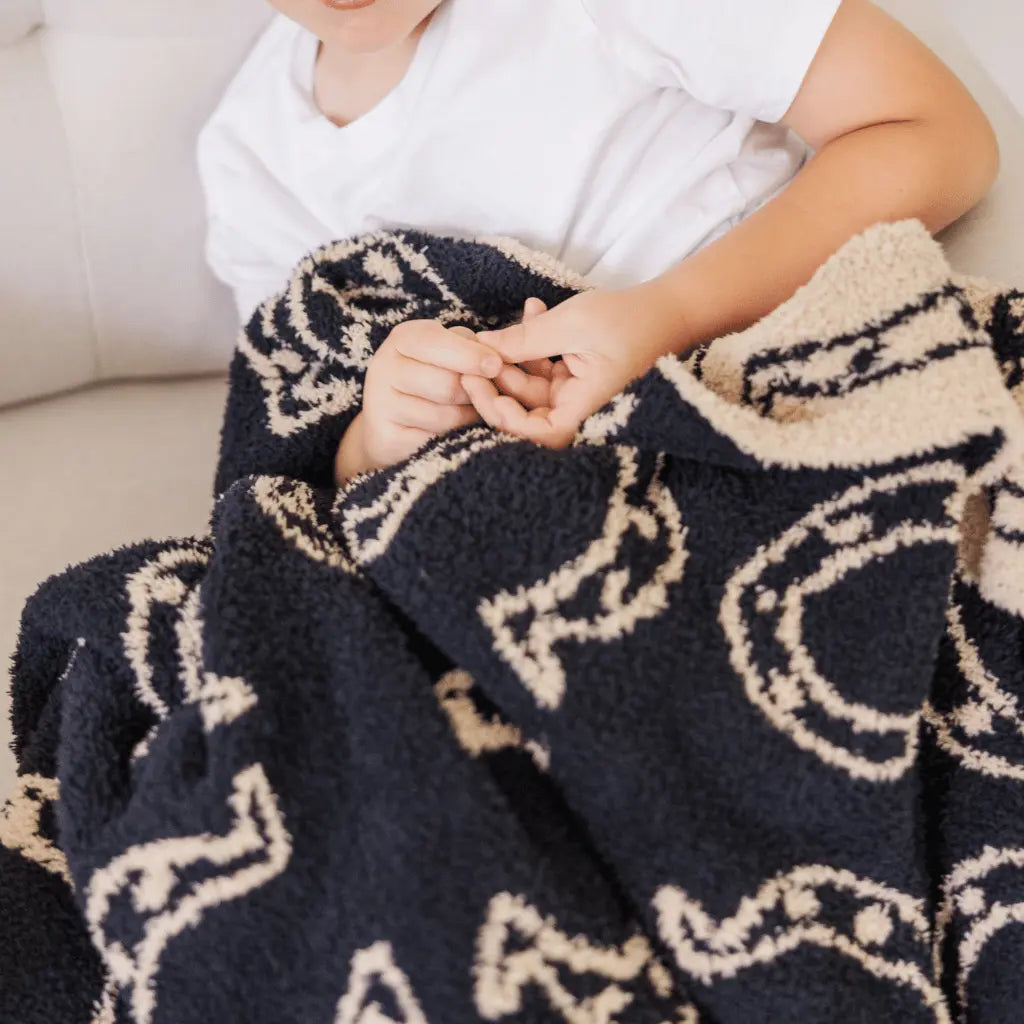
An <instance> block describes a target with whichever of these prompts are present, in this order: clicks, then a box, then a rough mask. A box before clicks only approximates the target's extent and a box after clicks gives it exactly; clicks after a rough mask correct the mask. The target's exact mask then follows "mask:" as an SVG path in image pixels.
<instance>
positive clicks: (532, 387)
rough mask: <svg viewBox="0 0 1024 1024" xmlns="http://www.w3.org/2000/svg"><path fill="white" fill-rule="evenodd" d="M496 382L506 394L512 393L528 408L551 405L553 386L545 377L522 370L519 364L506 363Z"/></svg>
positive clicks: (495, 379)
mask: <svg viewBox="0 0 1024 1024" xmlns="http://www.w3.org/2000/svg"><path fill="white" fill-rule="evenodd" d="M494 383H495V384H497V385H498V387H499V389H500V390H501V391H502V392H504V393H505V394H506V395H511V396H512V397H513V398H515V399H516V400H517V401H519V402H521V403H522V404H523V405H525V406H526V407H527V408H530V409H534V408H536V407H537V406H539V405H550V404H551V401H550V397H551V396H550V391H551V386H550V384H549V382H548V380H547V378H545V377H538V376H534V375H533V374H529V373H526V372H524V371H523V370H520V369H519V367H518V366H510V365H508V364H506V365H505V366H504V367H503V368H502V371H501V373H499V374H498V376H497V377H495V378H494Z"/></svg>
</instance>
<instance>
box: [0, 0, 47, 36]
mask: <svg viewBox="0 0 1024 1024" xmlns="http://www.w3.org/2000/svg"><path fill="white" fill-rule="evenodd" d="M42 23H43V6H42V4H41V3H40V2H39V0H3V3H2V4H0V46H9V45H10V44H11V43H14V42H17V41H18V40H19V39H23V38H24V37H25V36H27V35H28V34H29V32H31V31H32V29H34V28H36V27H37V26H38V25H41V24H42Z"/></svg>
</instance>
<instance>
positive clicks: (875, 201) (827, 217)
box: [641, 118, 998, 351]
mask: <svg viewBox="0 0 1024 1024" xmlns="http://www.w3.org/2000/svg"><path fill="white" fill-rule="evenodd" d="M997 171H998V147H997V146H996V143H995V139H994V136H992V133H991V129H990V128H989V126H988V122H987V121H985V119H984V118H981V119H980V120H976V121H972V122H967V123H964V122H958V123H957V124H956V125H954V126H950V125H930V124H925V123H922V122H918V121H904V122H893V123H887V124H877V125H872V126H870V127H869V128H863V129H860V130H859V131H855V132H851V133H850V134H848V135H844V136H841V137H840V138H837V139H835V140H833V141H832V142H830V143H828V144H827V145H826V146H824V147H822V149H821V150H820V151H819V152H818V153H817V154H815V156H814V157H813V158H812V159H811V160H810V161H809V162H808V163H807V164H806V165H805V167H804V168H803V169H802V170H801V171H800V173H799V174H797V176H796V178H794V180H793V181H792V182H791V183H790V185H789V187H788V188H786V190H785V191H783V192H782V193H780V194H779V195H778V196H776V197H775V198H774V199H773V200H772V201H771V202H769V203H767V204H765V206H763V207H762V208H761V209H760V210H758V211H757V212H756V213H754V214H752V215H751V216H750V217H748V218H747V219H746V220H744V221H742V222H741V223H740V224H738V225H737V226H736V227H735V228H733V229H732V230H731V231H729V232H728V234H726V235H723V236H722V237H721V238H720V239H718V240H717V241H715V242H713V243H712V244H711V245H709V246H708V247H707V248H705V249H702V250H700V251H699V252H697V253H695V254H694V255H693V256H691V257H689V258H688V259H686V260H684V261H683V262H682V263H680V264H678V265H677V266H675V267H673V268H672V269H671V270H669V271H667V272H666V273H665V274H663V275H661V276H660V277H658V278H656V279H654V280H653V281H650V282H648V283H647V284H645V285H642V286H641V288H642V289H644V290H646V291H647V292H648V293H649V298H650V299H651V300H652V301H654V302H655V303H656V304H658V305H659V306H661V307H662V308H663V309H664V315H665V316H666V317H669V318H672V319H673V321H674V322H675V323H677V324H679V325H680V330H679V332H678V337H677V339H676V343H675V344H674V345H673V347H674V348H675V350H676V351H681V350H684V349H687V348H690V347H692V346H694V345H698V344H701V343H703V342H705V341H708V340H710V339H711V338H715V337H718V336H720V335H722V334H727V333H729V332H731V331H737V330H742V329H743V328H745V327H748V326H749V325H750V324H752V323H754V322H755V321H756V320H758V319H760V318H761V317H762V316H764V315H765V314H766V313H768V312H770V311H771V310H772V309H774V308H775V307H776V306H778V305H779V304H780V303H782V302H784V301H785V300H786V299H788V298H789V297H790V296H791V295H792V294H793V293H794V292H795V291H796V289H797V288H798V287H800V286H801V285H802V284H805V283H806V282H807V281H808V280H809V279H810V277H811V275H812V274H813V273H814V271H815V270H816V269H817V268H818V267H819V266H820V265H821V264H822V263H823V262H824V261H825V260H826V259H827V258H828V257H829V256H830V255H831V254H832V253H833V252H835V251H836V250H837V249H838V248H840V247H841V246H842V244H843V243H844V242H846V241H847V240H848V239H849V238H851V237H852V236H853V235H855V234H857V233H858V232H859V231H862V230H863V229H864V228H866V227H868V226H870V225H871V224H875V223H877V222H879V221H896V220H902V219H905V218H910V217H916V218H918V219H920V220H921V221H922V222H923V223H924V224H925V226H926V227H927V228H928V229H929V230H930V231H932V232H933V233H934V232H936V231H939V230H940V229H941V228H943V227H945V226H946V225H947V224H950V223H952V222H953V221H954V220H956V219H957V218H958V217H959V216H961V215H962V214H963V213H965V212H966V211H967V210H969V209H970V208H971V207H972V206H973V205H974V204H975V203H977V202H978V200H979V199H981V197H982V196H983V195H984V194H985V192H986V191H987V190H988V189H989V187H990V186H991V184H992V182H993V181H994V179H995V176H996V173H997Z"/></svg>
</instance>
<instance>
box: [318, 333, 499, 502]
mask: <svg viewBox="0 0 1024 1024" xmlns="http://www.w3.org/2000/svg"><path fill="white" fill-rule="evenodd" d="M501 368H502V362H501V358H500V356H498V355H497V354H496V353H495V352H494V350H493V349H491V348H488V347H487V346H486V345H484V344H482V343H481V342H480V341H478V340H477V339H476V336H475V335H474V334H473V332H472V331H470V330H468V329H467V328H465V327H453V328H446V327H443V326H442V325H441V324H439V323H438V322H437V321H436V320H409V321H407V322H406V323H404V324H399V325H398V326H397V327H396V328H395V329H394V330H393V331H392V332H391V333H390V334H389V335H388V337H387V339H386V340H385V342H384V344H383V345H381V347H380V348H379V349H378V350H377V351H376V352H375V353H374V355H373V358H372V359H371V360H370V364H369V366H368V367H367V370H366V381H365V383H364V386H363V407H362V410H361V411H360V412H359V414H358V415H357V416H356V418H355V419H354V420H353V421H352V423H351V424H350V426H349V428H348V430H347V431H346V432H345V436H344V437H343V438H342V439H341V444H339V446H338V454H337V457H336V458H335V465H334V475H335V480H336V481H337V483H338V484H339V485H341V484H342V483H344V482H345V481H346V480H349V479H351V478H352V477H353V476H356V475H357V474H358V473H363V472H366V471H368V470H371V469H382V468H384V467H385V466H391V465H393V464H394V463H396V462H400V461H401V460H402V459H405V458H408V457H409V456H410V455H412V453H413V452H415V451H416V449H417V448H419V447H420V446H421V445H423V444H424V443H425V442H426V441H428V440H429V439H430V438H431V437H433V436H435V435H436V434H444V433H447V432H448V431H449V430H455V429H456V428H458V427H464V426H467V425H469V424H470V423H475V422H476V421H477V420H478V419H479V415H478V414H477V411H476V409H475V408H474V407H473V404H472V402H471V400H470V398H469V395H468V394H467V393H466V391H465V389H464V387H463V385H462V381H464V380H471V379H480V380H483V379H485V378H487V377H496V376H497V375H498V374H499V372H500V370H501ZM477 374H479V375H481V376H480V377H479V378H475V377H474V375H477Z"/></svg>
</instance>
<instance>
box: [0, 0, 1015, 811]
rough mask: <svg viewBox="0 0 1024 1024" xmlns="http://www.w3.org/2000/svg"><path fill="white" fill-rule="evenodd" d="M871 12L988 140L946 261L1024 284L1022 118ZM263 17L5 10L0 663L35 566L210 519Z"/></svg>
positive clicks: (62, 6)
mask: <svg viewBox="0 0 1024 1024" xmlns="http://www.w3.org/2000/svg"><path fill="white" fill-rule="evenodd" d="M1011 2H1016V0H1011ZM882 6H884V7H886V8H887V9H889V10H891V11H892V12H893V13H895V14H896V15H897V16H898V17H900V18H901V19H902V20H904V21H906V22H907V23H908V24H909V25H910V26H911V27H912V28H913V29H914V30H915V31H916V32H917V33H918V34H919V35H920V36H921V37H922V38H923V39H925V41H926V42H928V43H929V44H930V45H931V46H932V47H933V49H935V50H936V51H937V52H938V53H939V54H940V56H942V57H943V59H945V60H946V62H947V63H948V64H950V65H951V66H952V67H953V68H954V70H956V71H957V72H958V73H959V74H960V75H961V77H962V78H963V79H964V80H965V81H966V82H967V84H968V85H969V86H970V88H971V89H972V91H973V92H974V94H975V95H976V96H977V97H978V99H979V100H980V101H981V103H982V105H983V106H984V107H985V108H986V109H987V111H988V113H989V115H990V117H991V118H992V120H993V122H994V123H995V125H996V127H997V131H998V133H999V136H1000V140H1001V144H1002V150H1003V171H1002V175H1001V177H1000V180H999V182H998V183H997V184H996V186H995V187H994V189H993V190H992V193H991V194H990V196H989V197H988V198H987V199H986V200H985V202H984V203H983V204H982V205H981V206H979V207H978V208H977V209H976V210H975V211H973V212H972V213H971V214H970V215H968V216H967V217H966V218H964V219H963V220H962V221H961V222H960V223H958V224H957V225H955V226H954V227H953V228H952V229H950V230H949V231H948V232H947V233H946V234H945V236H944V241H945V242H946V243H947V246H948V249H949V252H950V256H951V260H952V262H953V264H954V266H956V267H957V268H958V269H962V270H964V271H968V272H971V273H979V274H984V275H988V276H991V277H995V278H1001V279H1004V280H1013V281H1024V120H1022V119H1021V118H1020V117H1019V115H1018V114H1017V113H1016V111H1015V110H1014V108H1013V106H1012V105H1011V104H1010V103H1009V102H1008V100H1007V99H1006V97H1005V96H1003V95H1002V94H1001V93H1000V92H999V91H998V89H996V88H995V86H994V85H993V84H992V82H991V80H990V79H989V78H988V77H987V75H986V74H985V72H984V71H983V69H982V68H981V67H980V66H979V64H978V63H977V62H976V61H975V60H974V59H973V58H972V57H971V55H970V53H969V52H968V51H967V49H966V47H965V46H964V44H963V43H962V41H961V40H960V37H959V36H958V35H957V34H956V33H955V32H953V31H952V30H951V29H950V27H949V26H948V25H947V24H946V23H944V22H943V21H942V20H941V19H940V18H939V17H937V15H936V13H935V8H934V5H933V0H885V2H884V3H883V4H882ZM269 14H270V11H269V8H268V7H266V6H265V5H264V4H263V3H262V2H260V0H176V2H175V3H173V4H156V3H150V2H146V0H141V2H140V0H0V138H2V139H3V143H4V148H3V157H2V159H0V237H2V239H3V243H4V244H3V245H2V246H0V406H4V405H6V406H7V407H6V408H3V409H0V523H2V527H0V649H2V650H3V652H4V654H6V652H8V651H10V650H12V649H13V646H14V642H15V636H16V628H17V621H18V616H19V611H20V608H21V605H22V602H23V601H24V599H25V598H26V597H27V596H28V594H30V593H31V591H32V590H33V589H34V587H35V586H36V584H37V583H38V582H39V581H40V580H41V579H43V578H45V577H46V576H47V575H49V574H51V573H53V572H57V571H59V570H60V569H62V568H63V567H64V566H65V565H67V564H68V563H71V562H75V561H80V560H82V559H84V558H87V557H89V556H91V555H92V554H95V553H98V552H101V551H104V550H107V549H109V548H111V547H114V546H116V545H119V544H123V543H128V542H131V541H133V540H137V539H140V538H142V537H147V536H169V535H177V534H188V533H192V532H198V531H201V530H202V529H203V528H204V524H205V521H206V514H207V510H208V504H209V494H210V484H211V479H212V473H213V466H214V459H215V452H216V446H217V435H218V425H219V420H220V414H221V407H222V403H223V400H224V382H223V370H224V368H225V367H226V364H227V361H228V358H229V354H230V349H231V346H232V343H233V340H234V336H235V330H236V325H235V320H234V313H233V306H232V303H231V301H230V297H229V296H228V295H227V293H226V292H225V291H224V289H222V288H221V287H220V286H219V285H218V284H217V282H215V281H214V280H213V279H212V277H211V276H210V275H209V273H208V272H207V271H206V268H205V266H204V264H203V260H202V236H203V224H202V222H203V209H202V201H201V194H200V190H199V184H198V181H197V179H196V174H195V167H194V159H193V149H194V142H195V137H196V134H197V132H198V130H199V127H200V125H201V123H202V121H203V120H204V118H205V117H206V115H207V113H208V112H209V110H210V109H211V108H212V106H213V104H214V102H215V100H216V98H217V96H218V94H219V93H220V91H221V90H222V89H223V87H224V85H225V84H226V82H227V80H228V79H229V77H230V75H231V73H232V71H233V70H234V68H235V67H236V66H237V64H238V62H239V60H240V59H241V57H242V55H243V54H244V52H245V51H246V50H247V49H248V47H249V46H250V44H251V42H252V40H253V38H254V37H255V36H256V35H257V33H258V32H259V30H260V28H261V27H262V25H263V24H264V23H265V22H266V20H267V18H268V16H269ZM210 374H213V375H212V376H211V375H210ZM199 375H206V376H199ZM170 376H173V377H176V378H177V379H162V380H155V379H153V378H158V377H160V378H168V377H170ZM182 378H186V379H182ZM104 381H108V382H110V381H117V382H116V383H106V384H104V383H101V382H104ZM83 385H88V386H87V387H83ZM71 389H77V390H71ZM56 393H59V394H56ZM47 395H49V396H51V397H41V396H47ZM2 690H3V688H2V687H0V692H2ZM4 711H5V709H4V708H0V791H6V790H7V788H8V783H9V779H10V775H11V773H12V771H13V762H12V760H11V759H10V758H9V756H8V755H7V754H6V751H5V750H3V747H5V746H6V714H5V713H3V712H4Z"/></svg>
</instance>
